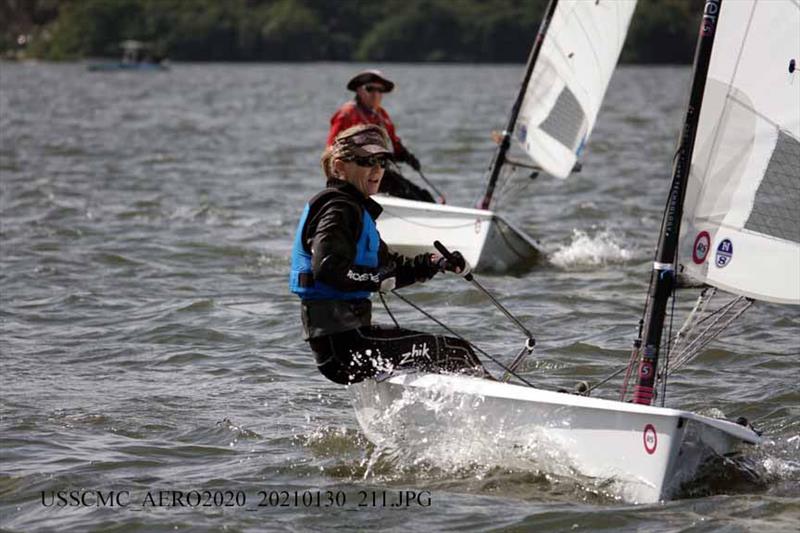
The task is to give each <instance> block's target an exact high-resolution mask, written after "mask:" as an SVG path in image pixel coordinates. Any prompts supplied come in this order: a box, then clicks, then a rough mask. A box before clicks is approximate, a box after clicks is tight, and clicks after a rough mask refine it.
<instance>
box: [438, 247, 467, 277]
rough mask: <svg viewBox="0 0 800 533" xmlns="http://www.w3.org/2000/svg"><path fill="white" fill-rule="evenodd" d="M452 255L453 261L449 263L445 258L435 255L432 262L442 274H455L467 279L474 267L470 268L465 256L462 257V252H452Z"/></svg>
mask: <svg viewBox="0 0 800 533" xmlns="http://www.w3.org/2000/svg"><path fill="white" fill-rule="evenodd" d="M451 255H452V261H449V260H448V259H447V258H446V257H444V256H441V255H439V254H433V257H432V258H431V261H432V262H435V263H436V265H438V267H439V271H440V272H453V273H454V274H458V275H459V276H461V277H465V276H466V275H467V274H469V273H470V272H472V267H470V265H469V263H467V260H466V259H464V256H463V255H461V252H452V253H451Z"/></svg>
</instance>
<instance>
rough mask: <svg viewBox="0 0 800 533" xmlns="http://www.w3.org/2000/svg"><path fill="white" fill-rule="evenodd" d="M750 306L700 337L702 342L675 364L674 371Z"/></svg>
mask: <svg viewBox="0 0 800 533" xmlns="http://www.w3.org/2000/svg"><path fill="white" fill-rule="evenodd" d="M748 307H749V306H747V307H745V308H744V309H742V310H740V311H739V312H738V313H736V314H735V315H734V316H732V317H730V318H728V320H727V321H726V322H724V323H723V324H721V325H720V327H719V328H718V329H717V330H715V331H713V332H712V333H711V334H709V335H707V336H705V337H703V338H702V339H700V342H699V343H698V344H697V345H696V349H694V350H693V351H692V352H691V353H688V354H686V356H685V357H684V358H683V359H682V360H681V361H680V362H679V363H678V364H675V365H674V366H673V371H677V370H679V369H680V368H681V367H683V366H685V365H686V364H687V363H688V362H689V361H691V360H692V359H694V358H695V357H696V356H697V355H699V354H700V352H701V351H702V350H703V349H705V348H706V346H708V345H709V344H710V343H711V341H713V340H714V339H716V338H717V337H719V335H720V334H721V333H722V332H723V331H725V329H726V328H727V327H728V326H730V325H731V324H732V323H733V322H734V321H735V320H736V319H737V318H739V317H740V316H741V315H742V313H744V312H745V311H746V310H747V308H748Z"/></svg>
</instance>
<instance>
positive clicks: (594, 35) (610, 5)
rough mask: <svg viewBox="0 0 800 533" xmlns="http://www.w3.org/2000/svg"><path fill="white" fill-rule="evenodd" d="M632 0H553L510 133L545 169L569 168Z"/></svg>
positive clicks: (561, 174)
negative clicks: (549, 20) (588, 0)
mask: <svg viewBox="0 0 800 533" xmlns="http://www.w3.org/2000/svg"><path fill="white" fill-rule="evenodd" d="M635 7H636V0H615V1H614V2H608V1H604V2H587V1H584V0H559V3H558V6H557V7H556V10H555V12H554V14H553V17H552V21H551V24H550V28H549V29H548V33H547V35H546V37H545V39H544V42H543V43H542V48H541V52H540V56H539V58H538V60H537V63H536V65H535V67H534V70H533V73H532V75H531V79H530V82H529V84H528V87H527V90H526V93H525V97H524V99H523V102H522V106H521V110H520V114H519V118H518V120H517V125H516V135H515V139H516V141H517V143H518V144H519V145H520V147H521V148H522V149H523V150H525V152H526V153H527V154H528V155H529V156H530V158H531V159H532V160H533V161H534V162H535V163H536V164H537V165H538V166H540V167H541V168H542V169H544V170H545V171H546V172H547V173H549V174H551V175H553V176H556V177H558V178H566V177H567V176H568V175H569V174H570V172H571V171H572V169H573V167H574V166H575V163H576V162H577V160H578V157H579V156H580V154H581V152H582V150H583V147H584V146H585V144H586V141H587V140H588V138H589V135H590V134H591V131H592V129H593V128H594V124H595V121H596V118H597V114H598V112H599V111H600V105H601V103H602V101H603V97H604V96H605V92H606V89H607V87H608V83H609V81H610V80H611V75H612V73H613V72H614V68H615V67H616V64H617V60H618V59H619V54H620V51H621V50H622V45H623V43H624V41H625V35H626V34H627V31H628V26H629V24H630V20H631V16H632V15H633V11H634V9H635Z"/></svg>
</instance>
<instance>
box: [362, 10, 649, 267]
mask: <svg viewBox="0 0 800 533" xmlns="http://www.w3.org/2000/svg"><path fill="white" fill-rule="evenodd" d="M635 7H636V0H614V1H607V0H604V1H602V2H601V1H599V0H598V1H596V2H589V1H584V0H551V2H550V4H549V6H548V8H547V10H546V12H545V15H544V17H543V18H542V21H541V25H540V27H539V31H538V33H537V35H536V37H535V39H534V42H533V46H532V48H531V53H530V56H529V58H528V64H527V66H526V68H525V73H524V76H523V80H522V83H521V84H520V88H519V92H518V94H517V98H516V100H515V102H514V105H513V106H512V109H511V114H510V116H509V120H508V124H507V126H506V130H505V131H504V132H503V133H502V137H501V139H499V141H500V142H499V145H498V149H497V151H496V153H495V156H494V159H493V161H492V165H491V169H490V178H489V181H488V185H487V188H486V192H485V194H484V197H483V199H482V201H481V202H480V208H479V209H468V208H459V207H450V206H445V205H440V204H433V203H428V202H419V201H412V200H404V199H400V198H395V197H392V196H386V195H376V196H374V199H375V200H376V201H377V202H378V203H379V204H381V206H383V214H382V215H381V217H380V218H379V219H378V231H380V233H381V238H382V239H383V240H384V241H385V242H386V243H387V244H388V245H389V246H390V247H391V248H392V249H393V250H395V251H397V252H400V253H404V254H407V255H416V254H418V253H423V252H426V251H433V241H434V240H439V241H441V242H442V243H444V244H445V245H446V246H447V247H449V248H450V249H452V250H458V251H459V252H461V253H462V255H463V256H464V258H465V259H466V260H467V261H469V263H470V264H471V265H472V266H473V267H474V268H475V269H476V270H481V271H500V272H502V271H508V270H519V269H522V268H525V267H528V266H531V265H532V264H534V263H535V262H536V261H537V260H538V259H539V257H540V256H541V255H543V253H542V250H541V246H540V244H539V243H538V242H537V241H536V239H534V238H532V237H530V236H528V235H526V234H525V233H524V232H523V231H522V230H520V229H519V228H516V227H515V226H514V225H513V224H511V223H510V222H509V221H508V220H507V219H506V218H504V217H502V216H501V215H500V214H498V213H497V211H494V210H490V208H491V206H492V203H493V199H494V198H495V196H496V195H495V191H496V189H502V184H501V185H500V186H499V187H498V183H507V184H509V183H511V180H510V179H509V174H511V173H513V172H514V171H515V170H516V169H522V171H521V172H520V174H524V176H525V177H524V179H526V180H527V176H528V175H529V174H530V172H531V170H533V171H535V172H537V173H538V172H539V171H544V172H547V173H548V174H550V175H552V176H555V177H558V178H566V177H567V176H569V174H570V173H571V172H572V171H573V169H575V168H576V167H579V166H580V164H579V162H578V158H579V157H580V155H581V153H582V152H583V148H584V146H585V144H586V141H587V139H588V138H589V134H590V133H591V131H592V128H593V127H594V125H595V120H596V118H597V114H598V112H599V111H600V105H601V103H602V101H603V97H604V96H605V93H606V89H607V88H608V83H609V81H610V80H611V75H612V73H613V72H614V68H615V67H616V65H617V60H618V59H619V54H620V51H621V50H622V44H623V43H624V41H625V36H626V35H627V32H628V26H629V24H630V20H631V17H632V15H633V11H634V9H635ZM512 138H513V139H515V140H516V141H517V144H518V146H519V147H520V148H521V149H522V150H524V151H525V153H526V154H527V156H528V157H530V159H531V161H532V162H528V161H521V160H515V159H511V158H509V157H508V152H509V150H510V148H511V139H512ZM520 177H521V176H520ZM518 181H519V179H518V180H517V183H515V185H519V183H518ZM510 188H511V187H509V189H510Z"/></svg>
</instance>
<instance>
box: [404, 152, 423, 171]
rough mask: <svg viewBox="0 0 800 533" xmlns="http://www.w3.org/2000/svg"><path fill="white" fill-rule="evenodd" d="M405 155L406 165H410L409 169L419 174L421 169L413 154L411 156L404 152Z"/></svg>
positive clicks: (409, 153)
mask: <svg viewBox="0 0 800 533" xmlns="http://www.w3.org/2000/svg"><path fill="white" fill-rule="evenodd" d="M406 154H407V155H406V163H408V164H409V165H411V168H413V169H414V170H416V171H417V172H419V171H420V169H421V168H422V165H420V164H419V159H417V158H416V157H414V154H412V153H411V152H406Z"/></svg>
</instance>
